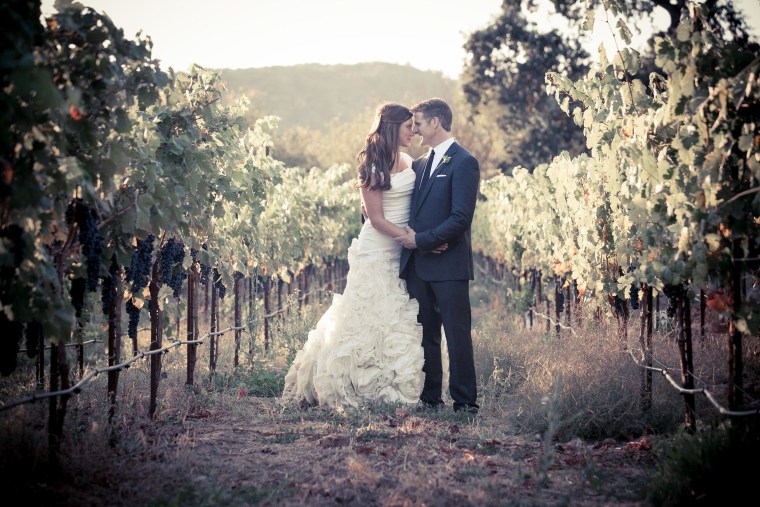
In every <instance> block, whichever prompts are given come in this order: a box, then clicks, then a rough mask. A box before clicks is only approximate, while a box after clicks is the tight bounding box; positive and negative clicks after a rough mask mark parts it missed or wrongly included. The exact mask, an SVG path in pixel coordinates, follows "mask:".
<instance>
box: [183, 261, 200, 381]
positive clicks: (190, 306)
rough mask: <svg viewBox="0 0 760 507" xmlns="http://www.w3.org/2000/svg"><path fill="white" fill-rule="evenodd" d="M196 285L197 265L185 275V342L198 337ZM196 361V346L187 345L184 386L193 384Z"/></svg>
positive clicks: (194, 264) (193, 344) (192, 344)
mask: <svg viewBox="0 0 760 507" xmlns="http://www.w3.org/2000/svg"><path fill="white" fill-rule="evenodd" d="M197 284H198V263H193V265H192V266H191V267H190V269H189V270H188V274H187V333H186V337H187V341H189V342H191V341H195V340H196V339H197V336H198V304H197V302H196V287H197ZM197 361H198V345H197V344H195V343H189V344H188V345H187V379H186V380H185V384H187V385H189V386H191V385H193V383H194V378H193V377H194V375H195V363H196V362H197Z"/></svg>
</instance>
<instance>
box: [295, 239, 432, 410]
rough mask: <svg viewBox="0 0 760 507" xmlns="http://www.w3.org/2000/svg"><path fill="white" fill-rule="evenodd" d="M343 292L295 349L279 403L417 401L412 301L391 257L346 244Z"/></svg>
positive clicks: (417, 333)
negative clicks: (360, 250) (368, 252)
mask: <svg viewBox="0 0 760 507" xmlns="http://www.w3.org/2000/svg"><path fill="white" fill-rule="evenodd" d="M348 262H349V271H348V278H347V281H346V288H345V290H344V292H343V294H342V295H341V294H334V296H333V301H332V304H331V305H330V307H329V308H328V309H327V311H326V312H325V313H324V315H322V317H321V318H320V320H319V322H318V323H317V325H316V328H315V329H313V330H312V331H310V332H309V335H308V338H307V340H306V343H305V344H304V346H303V348H302V349H301V350H300V351H299V352H298V353H297V354H296V357H295V359H294V361H293V364H292V365H291V367H290V369H289V371H288V374H287V375H286V376H285V389H284V391H283V395H282V402H284V403H291V402H292V403H296V404H298V405H300V406H304V405H307V406H308V405H322V406H327V407H331V408H341V407H346V406H351V407H359V406H366V405H369V404H373V403H378V402H381V403H383V402H385V403H387V402H401V403H417V402H418V401H419V396H420V392H421V391H422V383H423V379H424V377H423V375H424V373H423V372H422V367H423V363H424V355H423V349H422V326H421V324H418V323H417V313H418V308H419V307H418V304H417V301H416V300H414V299H410V298H409V294H408V293H407V291H406V281H405V280H402V279H400V278H399V277H398V256H397V255H396V256H394V255H392V254H391V255H378V254H377V252H375V253H374V254H371V255H362V254H361V253H359V251H358V244H357V240H356V239H355V240H354V241H353V242H352V244H351V247H350V248H349V249H348Z"/></svg>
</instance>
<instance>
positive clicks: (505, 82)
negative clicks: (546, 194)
mask: <svg viewBox="0 0 760 507" xmlns="http://www.w3.org/2000/svg"><path fill="white" fill-rule="evenodd" d="M532 6H533V5H532V2H530V1H521V2H503V3H502V12H500V13H499V16H498V17H496V18H495V19H494V20H493V21H492V22H491V24H490V25H489V26H487V27H486V28H483V29H481V30H478V31H475V32H473V33H472V34H470V35H469V37H468V39H467V42H466V44H465V48H466V50H467V51H468V53H471V55H472V56H471V57H470V58H469V59H468V60H467V63H466V69H465V72H464V74H463V76H462V86H463V89H464V92H465V96H466V97H467V100H468V102H469V104H470V105H471V106H472V107H473V109H474V113H475V114H474V116H475V117H476V118H477V117H478V116H481V115H486V116H496V125H497V126H498V128H499V129H500V130H503V131H504V132H506V133H507V136H506V144H507V154H506V158H505V159H504V161H503V163H502V167H501V169H502V171H504V172H506V173H510V172H511V171H512V169H513V168H514V167H516V166H524V167H530V168H532V167H536V166H538V165H539V164H542V163H546V162H549V161H550V160H551V159H552V158H553V157H554V156H556V155H557V154H559V153H560V152H562V151H564V150H568V151H570V152H571V153H573V154H578V153H580V152H582V151H583V149H584V146H583V135H582V132H581V130H580V129H578V128H577V127H576V126H575V125H574V124H573V122H572V120H571V119H569V118H568V117H567V113H568V107H570V106H569V104H566V105H561V106H558V105H557V104H556V103H555V102H554V101H553V100H552V99H551V97H549V96H547V95H546V93H544V75H545V74H546V72H547V70H552V71H555V72H558V73H560V74H561V75H563V76H566V77H567V78H569V79H576V78H578V77H580V76H581V75H582V74H583V73H584V72H585V71H586V69H587V65H588V63H587V60H588V55H587V53H586V52H585V50H584V49H583V48H582V46H581V43H580V39H579V38H576V37H566V36H563V35H562V34H561V32H560V31H559V30H551V31H546V30H544V27H541V26H537V25H536V24H535V23H533V22H530V21H528V18H527V16H526V11H527V9H529V8H531V7H532ZM573 107H575V106H573ZM563 110H564V112H563Z"/></svg>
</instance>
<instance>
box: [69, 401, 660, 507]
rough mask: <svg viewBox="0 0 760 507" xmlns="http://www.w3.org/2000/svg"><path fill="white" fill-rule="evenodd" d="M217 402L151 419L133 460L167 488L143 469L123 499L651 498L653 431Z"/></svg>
mask: <svg viewBox="0 0 760 507" xmlns="http://www.w3.org/2000/svg"><path fill="white" fill-rule="evenodd" d="M215 407H217V408H212V409H210V410H199V411H197V412H195V413H191V414H189V415H188V417H186V418H185V419H184V420H183V421H181V422H178V425H177V426H176V427H167V426H165V425H164V426H156V427H155V428H153V429H150V428H147V429H146V430H145V438H146V439H147V441H149V442H154V443H155V442H163V443H162V444H161V445H160V446H154V447H155V448H156V449H161V451H160V452H158V453H156V452H152V453H151V452H149V453H146V454H145V455H144V456H143V458H142V463H137V462H136V461H135V462H134V463H133V468H134V467H137V468H139V467H140V466H145V465H146V463H150V462H154V463H155V464H156V466H154V467H153V468H154V472H153V473H157V474H159V475H161V476H163V477H161V479H160V480H161V487H160V488H159V490H158V491H155V490H154V491H152V492H151V491H150V489H151V488H149V487H148V486H147V484H146V483H145V481H144V480H145V477H146V475H145V473H142V472H141V473H140V474H139V475H140V476H141V477H142V478H143V487H142V488H140V487H139V486H134V487H128V486H127V485H126V484H124V483H123V482H122V484H121V486H122V491H123V494H124V495H127V496H128V495H129V494H134V495H135V497H133V498H128V497H125V498H124V503H125V505H138V504H154V505H177V504H178V505H282V506H290V505H337V504H340V505H361V506H367V505H383V506H393V505H399V506H401V505H435V506H439V505H542V506H548V505H574V506H575V505H577V506H602V505H604V506H610V505H616V506H646V505H648V504H647V503H646V502H643V501H641V500H640V498H641V493H640V486H641V485H642V481H644V480H645V479H646V477H647V474H649V473H651V472H652V470H653V467H654V457H653V455H652V453H651V449H650V448H648V446H647V445H646V442H644V444H643V445H642V444H641V443H640V442H638V443H625V442H623V443H619V442H611V441H609V442H605V443H603V444H597V445H589V444H584V443H582V442H580V441H573V442H568V443H564V444H554V445H552V446H551V451H552V452H553V456H547V455H546V454H545V453H544V452H543V451H542V449H543V443H542V442H541V441H540V439H538V438H535V439H529V438H526V437H524V436H515V435H510V434H509V431H508V428H504V427H502V424H501V423H500V421H497V420H491V419H489V417H488V414H481V415H479V416H478V418H477V419H476V420H475V421H468V420H466V419H464V418H458V417H456V416H455V415H454V414H453V413H451V412H448V413H447V412H440V413H430V412H419V411H416V410H406V409H385V410H382V409H377V410H372V411H364V412H347V413H343V414H336V413H334V412H330V411H325V410H319V409H312V410H308V411H294V410H287V411H282V410H281V409H280V408H279V407H278V406H277V404H276V402H275V401H274V400H272V399H267V398H251V397H240V398H231V399H229V400H228V401H227V402H226V403H222V404H218V403H217V404H215ZM219 407H221V408H219ZM129 459H130V460H135V459H136V458H135V457H130V458H129ZM162 463H163V464H162ZM121 480H122V481H123V480H125V478H123V477H122V478H121ZM130 492H131V493H130ZM149 498H152V499H153V501H151V500H149ZM156 498H159V500H158V501H157V502H156V501H155V499H156ZM85 503H86V502H85ZM111 503H113V502H111ZM79 505H82V503H80V504H79Z"/></svg>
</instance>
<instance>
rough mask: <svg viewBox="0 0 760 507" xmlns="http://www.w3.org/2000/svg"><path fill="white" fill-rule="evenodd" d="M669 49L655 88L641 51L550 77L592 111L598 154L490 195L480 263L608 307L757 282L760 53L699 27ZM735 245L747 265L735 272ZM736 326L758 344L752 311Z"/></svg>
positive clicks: (561, 92) (496, 185)
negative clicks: (742, 280)
mask: <svg viewBox="0 0 760 507" xmlns="http://www.w3.org/2000/svg"><path fill="white" fill-rule="evenodd" d="M656 48H657V53H656V61H657V65H658V66H659V67H661V68H662V69H663V70H664V71H665V72H666V75H665V76H661V75H657V74H653V75H652V76H651V77H650V82H649V83H648V84H645V83H643V82H641V81H640V80H638V79H636V78H633V77H631V76H633V75H634V72H633V70H636V69H637V68H638V65H639V57H638V55H637V53H636V52H635V51H632V50H629V49H625V50H623V51H621V52H619V53H618V54H617V55H616V57H615V59H614V60H613V62H609V60H608V59H607V57H606V55H605V54H601V55H600V56H601V58H600V63H599V64H598V65H597V66H596V67H595V68H594V69H592V72H590V73H589V74H588V75H587V76H586V77H585V78H583V79H581V80H578V81H576V82H572V81H571V80H570V79H568V78H567V77H565V76H563V75H561V74H558V73H548V74H547V83H548V85H549V90H550V91H552V92H554V94H555V99H556V100H557V102H559V103H560V104H563V103H566V102H568V101H569V102H571V103H574V104H579V105H580V108H579V109H576V110H574V111H569V112H570V113H572V114H573V117H574V119H575V121H576V122H577V123H578V124H579V125H581V126H582V127H583V129H584V134H585V136H586V143H587V146H588V148H589V149H590V151H591V153H590V155H581V156H577V157H571V156H570V155H569V154H567V153H564V154H561V155H560V156H558V157H556V158H555V159H554V160H553V161H552V163H551V164H548V165H542V166H538V167H537V168H536V169H534V170H533V171H532V174H531V173H530V172H529V171H527V170H525V169H519V168H518V169H516V170H515V171H514V174H513V177H497V178H493V179H492V180H489V181H484V183H483V185H482V193H483V195H484V196H485V201H484V202H483V203H481V205H479V213H477V214H476V217H475V221H476V224H475V225H474V232H473V241H474V243H475V244H474V247H475V248H476V250H481V251H483V252H488V253H489V254H490V255H492V256H495V257H499V258H502V259H504V261H505V262H506V263H507V265H509V266H523V267H524V268H527V267H537V268H539V269H541V270H543V271H544V272H545V273H547V272H554V273H555V274H568V275H569V276H570V277H571V278H572V279H574V280H576V282H577V284H578V287H579V289H580V290H581V292H582V293H588V294H592V293H593V294H596V295H597V296H598V297H599V298H601V299H604V298H605V297H606V295H607V294H608V293H613V294H618V295H620V296H627V289H628V288H629V287H630V285H631V283H646V284H649V285H650V286H652V287H654V288H655V289H656V290H662V288H663V287H664V285H669V284H670V285H673V284H678V283H681V282H684V281H689V282H691V283H692V284H694V285H695V286H708V288H709V289H714V288H722V287H726V286H727V284H728V272H729V270H728V267H729V266H731V264H732V262H739V263H740V267H739V269H741V270H742V271H744V272H745V273H751V272H752V270H753V269H754V267H753V266H754V264H752V262H751V261H750V260H751V259H753V258H755V257H757V255H756V253H757V252H758V251H759V249H760V243H758V242H760V235H759V234H758V228H759V227H760V224H758V222H757V220H756V218H755V217H757V216H760V199H757V190H756V189H757V187H758V185H759V184H760V171H759V170H760V153H758V152H757V148H756V140H757V139H758V138H760V130H758V129H759V127H760V126H759V125H758V122H757V118H758V117H760V81H758V70H759V69H760V63H759V60H758V59H757V53H751V52H746V51H742V50H741V49H740V48H738V47H737V46H735V45H733V44H726V43H724V42H723V41H721V40H719V39H717V38H715V36H714V35H713V33H712V32H710V31H709V30H706V29H705V27H704V25H703V24H702V22H701V18H700V17H699V16H697V17H695V19H694V20H693V21H690V20H684V22H683V24H682V25H681V27H679V28H678V30H677V31H676V36H675V37H662V38H659V39H657V41H656ZM732 239H735V240H737V241H738V242H739V243H740V244H741V245H742V247H741V257H746V258H747V259H748V261H747V262H742V261H741V260H740V259H736V260H733V256H735V253H732V252H731V248H729V245H730V244H731V241H732ZM515 243H519V244H520V246H521V248H519V249H517V251H518V252H521V255H515V251H516V250H515V248H514V244H515ZM629 267H631V268H632V271H630V272H629V271H628V268H629ZM546 278H548V277H544V279H545V280H546ZM733 317H734V318H735V319H736V322H737V325H738V326H739V328H740V329H741V330H742V331H743V332H746V333H754V332H756V330H757V328H758V325H759V324H760V315H758V312H757V311H756V310H754V309H753V308H749V305H746V306H744V307H741V305H740V304H739V303H738V302H737V304H736V305H734V307H733Z"/></svg>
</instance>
